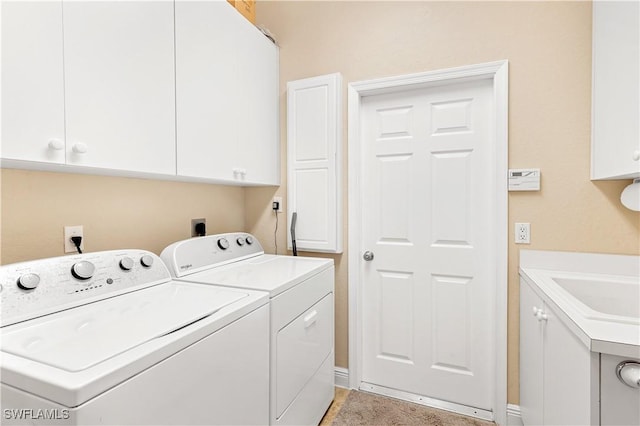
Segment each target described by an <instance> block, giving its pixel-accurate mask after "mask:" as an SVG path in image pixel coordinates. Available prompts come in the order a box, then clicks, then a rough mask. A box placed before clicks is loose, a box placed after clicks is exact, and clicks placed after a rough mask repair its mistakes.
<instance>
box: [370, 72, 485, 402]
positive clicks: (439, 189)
mask: <svg viewBox="0 0 640 426" xmlns="http://www.w3.org/2000/svg"><path fill="white" fill-rule="evenodd" d="M493 110H494V109H493V86H492V80H491V79H485V80H477V81H471V82H464V83H457V84H451V85H446V86H438V87H432V88H423V89H416V90H411V91H406V92H399V93H392V94H383V95H376V96H369V97H364V98H363V99H362V106H361V112H362V115H361V129H360V134H361V135H362V147H361V149H362V158H363V164H362V169H363V170H362V182H361V183H360V185H361V188H362V191H363V192H362V245H361V246H362V248H363V249H364V250H368V251H371V252H372V253H373V260H370V261H365V260H363V261H362V262H361V266H362V271H361V276H362V311H363V318H362V336H363V338H362V340H363V341H362V350H363V355H362V382H363V383H365V384H372V385H375V386H380V387H384V388H388V389H395V390H399V391H403V392H408V393H411V394H416V395H421V396H425V397H428V398H434V399H437V400H441V401H446V402H451V403H454V404H461V405H464V406H468V407H475V408H478V409H481V410H487V411H491V409H492V405H493V397H494V383H493V381H494V370H493V363H494V360H495V358H494V353H493V342H494V335H493V330H494V324H495V322H494V321H495V319H494V317H493V315H494V305H495V302H494V300H495V297H494V294H495V293H494V292H495V268H494V267H493V266H494V265H495V263H494V261H493V256H494V250H495V249H494V247H495V236H494V232H492V231H494V230H493V229H492V227H493V223H494V221H493V216H492V213H493V210H492V209H495V206H492V204H491V200H492V199H493V191H494V181H493V180H492V177H493V175H494V173H495V165H494V162H493V158H494V152H493V144H492V143H491V140H492V137H493V134H494V133H493V130H494V129H493V124H492V123H493V122H494V117H493Z"/></svg>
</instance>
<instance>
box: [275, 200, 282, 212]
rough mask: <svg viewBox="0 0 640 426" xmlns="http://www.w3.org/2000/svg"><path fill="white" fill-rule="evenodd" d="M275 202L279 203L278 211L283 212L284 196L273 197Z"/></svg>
mask: <svg viewBox="0 0 640 426" xmlns="http://www.w3.org/2000/svg"><path fill="white" fill-rule="evenodd" d="M273 202H274V203H278V213H282V207H283V206H282V197H273Z"/></svg>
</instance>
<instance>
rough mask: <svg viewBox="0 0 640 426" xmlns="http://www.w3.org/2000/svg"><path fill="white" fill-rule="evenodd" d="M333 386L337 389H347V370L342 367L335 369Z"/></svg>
mask: <svg viewBox="0 0 640 426" xmlns="http://www.w3.org/2000/svg"><path fill="white" fill-rule="evenodd" d="M334 380H335V382H334V383H335V385H336V386H338V387H339V388H346V389H349V370H347V369H346V368H343V367H336V368H335V379H334Z"/></svg>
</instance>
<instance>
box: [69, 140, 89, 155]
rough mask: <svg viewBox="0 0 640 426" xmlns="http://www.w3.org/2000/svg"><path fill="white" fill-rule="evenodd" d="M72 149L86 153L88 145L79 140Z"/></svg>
mask: <svg viewBox="0 0 640 426" xmlns="http://www.w3.org/2000/svg"><path fill="white" fill-rule="evenodd" d="M71 149H72V150H73V152H75V153H76V154H84V153H85V152H87V145H86V144H84V143H82V142H78V143H74V144H73V147H71Z"/></svg>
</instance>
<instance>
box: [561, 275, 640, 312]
mask: <svg viewBox="0 0 640 426" xmlns="http://www.w3.org/2000/svg"><path fill="white" fill-rule="evenodd" d="M552 279H553V281H555V282H556V284H558V286H560V287H561V288H562V289H564V290H565V291H566V292H567V293H569V294H570V295H571V296H572V297H574V298H575V299H577V300H578V301H579V302H581V303H582V304H583V305H585V306H586V307H587V308H589V310H591V311H593V312H587V313H586V314H587V316H588V317H591V318H593V319H598V320H604V321H616V322H626V323H631V324H640V281H638V280H635V279H632V278H626V277H625V278H617V277H615V278H614V277H612V278H606V279H593V278H577V277H559V276H554V277H553V278H552ZM599 314H600V315H599Z"/></svg>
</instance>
